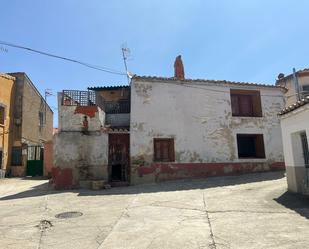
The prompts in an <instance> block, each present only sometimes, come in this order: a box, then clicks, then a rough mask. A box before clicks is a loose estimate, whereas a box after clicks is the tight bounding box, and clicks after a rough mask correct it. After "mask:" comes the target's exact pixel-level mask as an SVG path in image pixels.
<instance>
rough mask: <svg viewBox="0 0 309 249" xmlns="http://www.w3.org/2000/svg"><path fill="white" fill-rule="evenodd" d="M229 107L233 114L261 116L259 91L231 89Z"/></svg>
mask: <svg viewBox="0 0 309 249" xmlns="http://www.w3.org/2000/svg"><path fill="white" fill-rule="evenodd" d="M231 108H232V115H233V116H240V117H262V106H261V97H260V92H259V91H252V90H236V89H231Z"/></svg>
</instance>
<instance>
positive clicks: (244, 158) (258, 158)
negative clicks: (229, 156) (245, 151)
mask: <svg viewBox="0 0 309 249" xmlns="http://www.w3.org/2000/svg"><path fill="white" fill-rule="evenodd" d="M238 159H239V160H248V159H257V160H261V159H263V160H265V159H266V157H238Z"/></svg>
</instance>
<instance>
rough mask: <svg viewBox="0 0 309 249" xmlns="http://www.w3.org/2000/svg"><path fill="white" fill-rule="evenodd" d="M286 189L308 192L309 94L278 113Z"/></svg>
mask: <svg viewBox="0 0 309 249" xmlns="http://www.w3.org/2000/svg"><path fill="white" fill-rule="evenodd" d="M279 115H280V117H281V129H282V139H283V150H284V159H285V164H286V175H287V182H288V190H289V191H291V192H298V193H304V194H309V150H308V139H307V138H308V136H309V96H308V97H306V98H305V99H303V100H301V101H298V102H296V103H295V104H293V105H290V106H289V107H287V108H285V109H283V110H282V111H281V112H280V113H279Z"/></svg>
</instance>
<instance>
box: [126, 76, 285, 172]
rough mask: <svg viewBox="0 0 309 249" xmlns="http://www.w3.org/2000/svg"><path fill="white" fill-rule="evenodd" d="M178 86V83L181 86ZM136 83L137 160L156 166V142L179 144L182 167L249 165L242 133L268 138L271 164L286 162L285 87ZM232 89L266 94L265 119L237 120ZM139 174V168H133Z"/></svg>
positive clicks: (132, 132) (132, 135)
mask: <svg viewBox="0 0 309 249" xmlns="http://www.w3.org/2000/svg"><path fill="white" fill-rule="evenodd" d="M175 82H177V81H175ZM178 83H179V84H174V83H173V82H171V81H167V82H162V81H155V80H145V79H143V80H142V79H133V80H132V84H131V126H130V143H131V148H130V151H131V160H132V161H134V160H135V159H141V160H144V161H145V162H146V164H147V163H151V162H152V158H153V138H159V137H162V138H163V137H173V138H174V139H175V154H176V162H181V163H187V162H243V161H248V159H239V158H238V152H237V143H236V134H237V133H258V134H263V135H264V143H265V153H266V159H252V160H251V159H250V161H258V162H278V161H279V162H281V161H283V150H282V140H281V130H280V123H279V118H278V116H277V113H278V112H279V111H280V110H281V109H282V108H283V107H284V103H283V92H282V90H280V89H279V88H267V87H256V86H241V85H239V86H238V85H228V84H224V85H223V84H221V85H218V84H212V83H204V82H201V83H198V82H189V83H187V84H184V83H180V82H178ZM230 88H231V89H248V90H260V94H261V102H262V110H263V117H232V114H231V100H230ZM133 171H134V169H133Z"/></svg>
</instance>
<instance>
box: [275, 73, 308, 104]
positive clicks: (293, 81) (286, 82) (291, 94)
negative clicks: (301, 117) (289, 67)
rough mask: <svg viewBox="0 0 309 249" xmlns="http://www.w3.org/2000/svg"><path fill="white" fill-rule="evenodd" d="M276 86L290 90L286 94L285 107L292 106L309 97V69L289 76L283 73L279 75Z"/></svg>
mask: <svg viewBox="0 0 309 249" xmlns="http://www.w3.org/2000/svg"><path fill="white" fill-rule="evenodd" d="M276 85H277V86H282V87H285V88H286V89H287V90H288V91H287V92H286V93H285V99H286V104H285V107H288V106H291V105H293V104H294V103H296V102H297V101H299V100H301V99H303V98H305V97H306V96H309V69H303V70H299V71H297V72H295V73H292V74H289V75H287V76H285V75H284V74H282V73H281V74H279V75H278V80H277V81H276Z"/></svg>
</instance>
